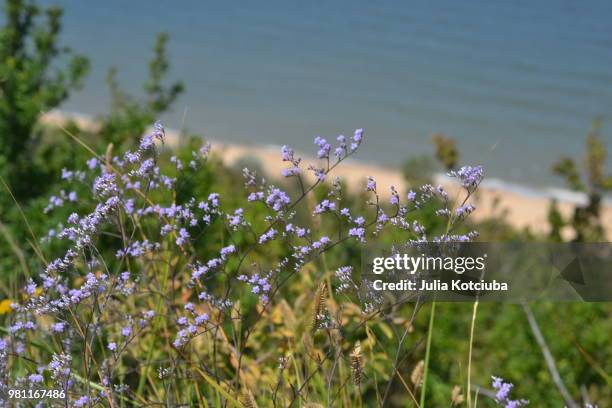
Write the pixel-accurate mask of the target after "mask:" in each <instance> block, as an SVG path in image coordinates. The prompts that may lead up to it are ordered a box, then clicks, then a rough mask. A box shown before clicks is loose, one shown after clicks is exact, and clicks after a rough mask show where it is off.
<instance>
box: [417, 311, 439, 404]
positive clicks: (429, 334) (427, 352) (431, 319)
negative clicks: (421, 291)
mask: <svg viewBox="0 0 612 408" xmlns="http://www.w3.org/2000/svg"><path fill="white" fill-rule="evenodd" d="M435 315H436V301H435V300H434V301H433V302H431V315H430V316H429V329H428V330H427V346H426V348H425V368H424V371H423V387H422V388H421V403H420V404H419V405H420V407H421V408H425V394H426V393H427V377H428V376H429V356H430V354H431V339H432V337H433V327H434V319H435Z"/></svg>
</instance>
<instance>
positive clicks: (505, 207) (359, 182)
mask: <svg viewBox="0 0 612 408" xmlns="http://www.w3.org/2000/svg"><path fill="white" fill-rule="evenodd" d="M68 119H72V120H74V121H75V122H76V123H77V124H78V125H79V126H80V127H82V128H90V129H91V128H94V127H95V126H96V124H95V120H93V119H92V118H91V117H89V116H87V115H82V114H73V113H67V112H61V111H52V112H49V113H47V114H45V115H44V116H43V117H42V119H41V121H42V123H44V124H49V125H61V124H63V123H65V122H66V120H68ZM166 138H167V142H166V144H167V145H168V146H170V147H173V146H177V145H178V143H179V134H178V132H176V131H171V130H167V132H166ZM210 142H211V144H212V147H213V152H214V153H216V154H217V155H218V156H219V157H220V158H221V159H222V161H223V162H224V163H225V164H226V165H230V166H231V165H233V164H235V163H237V162H238V161H239V160H241V159H244V158H254V159H256V160H257V161H258V162H259V164H260V165H261V166H262V168H263V170H264V171H265V172H266V173H267V174H268V175H270V176H276V177H279V178H280V177H281V171H282V169H283V168H285V167H286V163H283V162H282V161H281V159H280V147H275V146H263V147H262V146H254V145H240V144H232V143H225V142H221V141H214V140H211V141H210ZM366 143H367V135H366ZM302 157H303V158H304V160H306V161H307V162H308V159H309V157H308V156H307V155H303V156H302ZM485 170H486V169H485ZM332 176H338V177H341V178H342V179H344V180H345V182H346V184H347V185H348V187H349V189H351V190H353V191H356V190H358V189H359V188H361V187H362V186H363V185H364V180H365V179H366V178H367V177H368V176H372V177H374V178H375V179H376V182H377V186H378V190H379V194H380V195H381V198H383V199H384V198H389V196H390V189H389V188H390V186H395V187H396V188H397V190H398V191H400V193H404V192H406V191H407V190H408V188H409V186H408V185H407V184H406V182H405V181H404V178H403V176H402V174H401V171H400V170H399V169H394V168H387V167H384V166H380V165H376V164H369V163H363V162H359V161H356V160H347V161H346V162H345V163H343V164H342V165H341V166H338V167H337V168H336V169H335V170H334V173H333V175H332ZM435 182H436V184H441V185H443V186H444V188H445V189H447V191H448V192H449V194H450V195H451V197H452V196H453V195H456V194H457V193H458V191H459V190H458V186H457V184H456V183H455V182H453V181H452V180H451V179H449V178H448V177H446V176H444V175H438V176H436V177H435ZM552 197H554V198H555V199H556V200H557V202H558V208H559V211H560V212H561V214H563V216H564V217H565V218H566V219H567V218H568V217H570V216H571V214H572V210H573V208H574V206H575V205H576V203H580V202H581V201H583V200H584V197H583V196H581V195H580V194H576V193H572V192H570V191H566V190H561V189H558V190H546V191H544V190H542V191H540V190H535V189H532V188H526V187H522V186H515V187H509V186H507V185H505V184H504V183H503V182H500V181H498V180H495V179H489V180H488V179H486V172H485V181H484V182H483V184H482V186H481V187H480V188H479V190H478V193H477V194H476V195H475V197H474V200H473V203H474V204H475V205H476V207H477V211H475V212H474V213H473V215H472V217H473V219H474V220H475V221H482V220H486V219H490V218H493V217H498V216H503V218H504V220H505V221H506V222H507V223H508V224H509V225H511V226H512V227H514V228H517V229H524V228H529V230H531V231H532V232H534V233H547V232H548V231H549V228H550V227H549V224H548V208H549V205H550V202H551V199H552ZM602 219H603V222H604V227H605V229H606V231H607V234H608V239H609V240H610V239H612V205H611V204H610V203H609V201H606V202H605V204H604V206H603V208H602ZM569 234H570V233H569V231H564V235H566V237H568V238H571V236H570V235H569Z"/></svg>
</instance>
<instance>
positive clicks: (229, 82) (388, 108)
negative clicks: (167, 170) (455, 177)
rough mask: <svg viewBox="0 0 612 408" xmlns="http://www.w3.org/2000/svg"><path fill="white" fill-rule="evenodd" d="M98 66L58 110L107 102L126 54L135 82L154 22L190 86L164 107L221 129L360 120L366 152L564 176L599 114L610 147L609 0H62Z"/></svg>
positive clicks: (260, 131) (270, 131) (386, 158)
mask: <svg viewBox="0 0 612 408" xmlns="http://www.w3.org/2000/svg"><path fill="white" fill-rule="evenodd" d="M45 3H49V4H51V3H53V4H59V5H61V6H63V7H64V8H65V31H64V33H63V39H64V42H65V43H67V44H68V45H70V46H72V47H73V48H74V49H76V50H78V51H81V52H83V53H85V54H87V55H89V56H90V57H91V59H92V62H93V67H94V68H93V72H92V74H91V75H90V77H89V78H88V81H87V85H86V87H85V88H84V89H83V90H82V91H81V92H79V93H78V94H76V95H75V96H74V97H73V98H72V99H71V100H70V102H69V103H68V104H67V105H66V106H64V109H67V110H74V111H80V112H85V113H93V114H95V113H100V112H104V111H105V110H107V109H108V92H107V88H106V83H105V75H106V72H107V71H108V69H109V67H111V66H117V68H118V69H119V78H120V81H121V83H122V84H124V85H125V86H126V87H127V88H128V89H131V90H134V91H138V90H139V89H141V88H140V85H139V84H141V83H142V80H143V79H144V77H145V74H146V71H147V62H148V58H149V56H150V54H151V46H152V44H153V39H154V36H155V33H157V32H159V31H167V32H169V33H170V35H171V39H170V44H169V45H170V48H169V52H170V57H171V60H172V76H173V77H174V78H180V79H182V80H184V82H185V83H186V85H187V93H186V94H185V95H184V96H183V97H181V99H180V101H179V103H178V104H177V105H176V108H175V109H174V111H173V112H172V113H171V114H169V115H167V117H165V118H164V121H165V123H166V125H167V126H168V127H174V128H178V127H180V126H181V125H182V123H183V122H184V123H185V124H186V126H187V127H188V128H189V129H190V130H193V131H197V132H199V133H202V134H203V135H204V136H205V137H208V138H211V139H214V140H228V141H236V142H253V143H260V144H277V145H281V144H285V143H288V144H292V145H294V146H296V147H297V148H300V149H303V150H307V149H308V150H309V149H311V144H312V138H313V136H315V135H316V134H321V135H324V136H329V137H333V136H335V135H337V134H339V133H350V132H351V130H352V129H354V128H356V127H364V128H366V131H367V137H368V140H367V143H366V145H365V147H364V149H363V151H362V152H361V153H360V155H359V156H358V159H361V160H367V161H375V162H379V163H383V164H389V165H398V164H401V163H402V162H403V161H404V160H405V159H406V158H407V157H409V156H411V155H418V154H423V153H427V152H431V150H432V148H431V145H430V142H429V140H430V135H431V134H432V133H434V132H442V133H444V134H446V135H448V136H452V137H454V138H456V139H457V140H458V141H459V146H460V150H461V153H462V157H463V162H464V163H466V164H467V163H469V164H472V163H474V164H482V165H484V166H485V168H486V170H487V174H488V175H489V176H491V177H495V178H499V179H502V180H505V181H510V182H517V183H521V184H527V185H532V186H547V185H555V184H557V183H558V182H559V181H558V180H555V177H554V176H552V175H551V174H550V166H551V164H552V163H553V162H554V161H555V159H556V158H557V157H558V156H559V155H561V154H569V155H576V154H580V155H582V152H583V140H584V135H585V133H586V132H587V130H588V128H589V126H590V123H591V121H592V120H593V119H594V118H596V117H598V116H600V117H603V118H604V131H603V135H604V138H605V139H606V144H607V146H608V148H609V149H610V150H612V1H610V0H602V1H562V0H558V1H535V2H534V1H485V0H481V1H455V0H444V1H417V2H414V1H397V2H388V1H361V0H351V1H340V0H334V1H318V2H312V1H311V2H290V1H276V0H266V1H259V2H256V1H249V2H216V3H212V2H210V3H209V2H204V1H193V0H190V1H187V0H184V1H176V2H168V1H153V2H152V1H140V0H130V1H125V0H123V1H119V0H105V1H100V2H94V1H56V2H50V1H46V2H45Z"/></svg>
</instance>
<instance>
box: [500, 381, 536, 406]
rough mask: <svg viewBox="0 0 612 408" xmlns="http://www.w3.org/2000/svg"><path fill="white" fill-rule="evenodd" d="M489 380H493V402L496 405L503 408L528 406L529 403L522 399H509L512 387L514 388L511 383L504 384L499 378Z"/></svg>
mask: <svg viewBox="0 0 612 408" xmlns="http://www.w3.org/2000/svg"><path fill="white" fill-rule="evenodd" d="M491 378H492V380H493V381H492V384H491V385H492V386H493V388H494V389H495V401H497V403H498V404H500V405H503V406H504V408H519V407H523V406H525V405H527V404H529V401H527V400H524V399H521V400H513V399H510V391H511V390H512V387H514V385H513V384H512V383H508V382H505V381H504V380H503V379H502V378H499V377H491Z"/></svg>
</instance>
